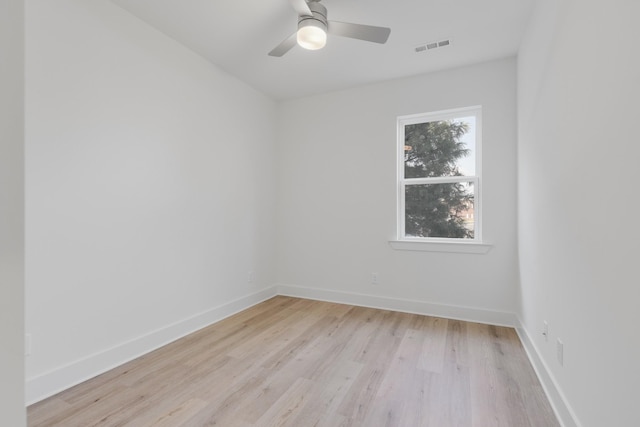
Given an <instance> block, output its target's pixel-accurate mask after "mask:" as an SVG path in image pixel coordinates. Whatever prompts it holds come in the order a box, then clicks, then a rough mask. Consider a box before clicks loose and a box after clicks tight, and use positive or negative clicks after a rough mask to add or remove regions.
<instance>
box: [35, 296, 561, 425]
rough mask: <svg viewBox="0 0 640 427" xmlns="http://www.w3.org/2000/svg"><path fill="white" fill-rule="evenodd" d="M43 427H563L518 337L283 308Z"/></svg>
mask: <svg viewBox="0 0 640 427" xmlns="http://www.w3.org/2000/svg"><path fill="white" fill-rule="evenodd" d="M28 420H29V422H28V425H29V426H31V427H36V426H47V427H52V426H65V427H75V426H78V427H88V426H132V427H141V426H171V427H180V426H184V427H186V426H189V427H200V426H220V427H254V426H260V427H266V426H292V427H307V426H316V427H347V426H361V427H378V426H398V427H399V426H402V427H420V426H432V427H448V426H474V427H500V426H504V427H521V426H522V427H524V426H532V427H533V426H539V427H555V426H559V424H558V422H557V421H556V418H555V416H554V415H553V412H552V410H551V408H550V406H549V402H548V401H547V399H546V397H545V395H544V393H543V391H542V388H541V386H540V383H539V382H538V379H537V378H536V376H535V374H534V372H533V369H532V367H531V365H530V364H529V361H528V360H527V357H526V355H525V353H524V349H523V348H522V345H521V344H520V341H519V340H518V338H517V336H516V334H515V331H514V330H513V329H510V328H503V327H496V326H488V325H482V324H478V323H469V322H462V321H455V320H447V319H441V318H435V317H428V316H420V315H413V314H405V313H397V312H391V311H385V310H378V309H371V308H361V307H354V306H349V305H342V304H333V303H325V302H318V301H310V300H303V299H296V298H289V297H275V298H272V299H270V300H268V301H265V302H263V303H261V304H258V305H257V306H254V307H252V308H250V309H248V310H245V311H243V312H241V313H239V314H237V315H235V316H232V317H230V318H228V319H225V320H223V321H221V322H218V323H216V324H214V325H212V326H209V327H207V328H205V329H202V330H200V331H198V332H196V333H194V334H191V335H189V336H187V337H185V338H183V339H181V340H178V341H176V342H174V343H172V344H169V345H167V346H165V347H163V348H161V349H159V350H156V351H154V352H152V353H149V354H147V355H145V356H143V357H140V358H138V359H136V360H133V361H132V362H129V363H127V364H125V365H122V366H120V367H118V368H116V369H113V370H111V371H109V372H107V373H105V374H102V375H100V376H98V377H96V378H94V379H92V380H89V381H87V382H85V383H82V384H80V385H78V386H76V387H73V388H71V389H69V390H66V391H64V392H62V393H60V394H58V395H56V396H53V397H51V398H49V399H46V400H44V401H41V402H38V403H36V404H34V405H32V406H30V407H29V408H28Z"/></svg>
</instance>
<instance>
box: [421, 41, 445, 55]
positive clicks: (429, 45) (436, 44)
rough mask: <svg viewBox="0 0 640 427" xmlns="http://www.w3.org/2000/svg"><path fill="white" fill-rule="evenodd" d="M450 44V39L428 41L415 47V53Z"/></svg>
mask: <svg viewBox="0 0 640 427" xmlns="http://www.w3.org/2000/svg"><path fill="white" fill-rule="evenodd" d="M447 46H451V40H450V39H444V40H438V41H433V42H429V43H423V44H421V45H419V46H416V47H415V52H416V53H421V52H426V51H428V50H433V49H439V48H443V47H447Z"/></svg>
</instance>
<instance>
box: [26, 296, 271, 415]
mask: <svg viewBox="0 0 640 427" xmlns="http://www.w3.org/2000/svg"><path fill="white" fill-rule="evenodd" d="M276 294H277V293H276V287H270V288H267V289H264V290H262V291H259V292H256V293H253V294H251V295H247V296H245V297H242V298H239V299H236V300H233V301H230V302H227V303H225V304H222V305H220V306H218V307H214V308H212V309H210V310H207V311H205V312H202V313H198V314H196V315H194V316H191V317H189V318H187V319H183V320H181V321H179V322H176V323H173V324H171V325H167V326H165V327H162V328H160V329H157V330H155V331H152V332H149V333H148V334H145V335H143V336H140V337H138V338H135V339H132V340H130V341H127V342H125V343H122V344H119V345H117V346H114V347H112V348H109V349H107V350H104V351H101V352H99V353H96V354H92V355H90V356H87V357H85V358H82V359H80V360H76V361H74V362H72V363H69V364H68V365H65V366H62V367H59V368H56V369H54V370H52V371H49V372H47V373H44V374H41V375H38V376H36V377H32V378H28V379H27V381H26V396H25V401H26V403H27V405H31V404H33V403H35V402H38V401H40V400H42V399H45V398H47V397H49V396H52V395H54V394H56V393H59V392H61V391H63V390H66V389H67V388H69V387H72V386H74V385H76V384H80V383H81V382H84V381H86V380H88V379H90V378H93V377H95V376H97V375H100V374H102V373H104V372H106V371H108V370H110V369H113V368H115V367H117V366H120V365H122V364H124V363H126V362H129V361H131V360H133V359H135V358H137V357H140V356H142V355H144V354H146V353H149V352H151V351H153V350H155V349H157V348H160V347H162V346H164V345H166V344H169V343H170V342H173V341H175V340H177V339H180V338H182V337H184V336H186V335H189V334H190V333H193V332H195V331H197V330H199V329H202V328H204V327H206V326H209V325H211V324H213V323H215V322H218V321H220V320H222V319H224V318H226V317H229V316H231V315H233V314H235V313H238V312H240V311H242V310H246V309H247V308H249V307H251V306H254V305H256V304H258V303H260V302H262V301H265V300H267V299H269V298H272V297H274V296H276Z"/></svg>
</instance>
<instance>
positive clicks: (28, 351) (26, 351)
mask: <svg viewBox="0 0 640 427" xmlns="http://www.w3.org/2000/svg"><path fill="white" fill-rule="evenodd" d="M24 355H25V356H30V355H31V334H26V335H25V336H24Z"/></svg>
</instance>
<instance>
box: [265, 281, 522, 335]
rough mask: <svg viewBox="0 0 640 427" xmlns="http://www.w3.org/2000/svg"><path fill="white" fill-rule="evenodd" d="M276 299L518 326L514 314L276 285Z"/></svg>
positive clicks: (512, 326)
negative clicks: (303, 299) (290, 299)
mask: <svg viewBox="0 0 640 427" xmlns="http://www.w3.org/2000/svg"><path fill="white" fill-rule="evenodd" d="M278 295H284V296H290V297H297V298H306V299H313V300H318V301H327V302H335V303H340V304H350V305H357V306H361V307H370V308H380V309H383V310H392V311H400V312H405V313H413V314H422V315H426V316H435V317H444V318H447V319H454V320H465V321H468V322H476V323H485V324H489V325H496V326H508V327H511V328H514V327H516V325H518V318H517V316H516V315H515V313H509V312H506V311H495V310H485V309H481V308H472V307H463V306H456V305H446V304H436V303H431V302H426V301H416V300H409V299H401V298H390V297H383V296H376V295H366V294H357V293H351V292H342V291H333V290H327V289H317V288H305V287H300V286H291V285H278Z"/></svg>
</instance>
